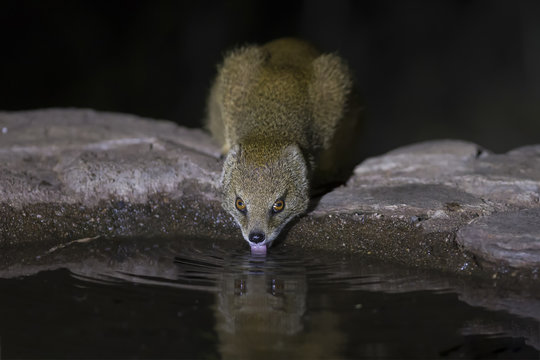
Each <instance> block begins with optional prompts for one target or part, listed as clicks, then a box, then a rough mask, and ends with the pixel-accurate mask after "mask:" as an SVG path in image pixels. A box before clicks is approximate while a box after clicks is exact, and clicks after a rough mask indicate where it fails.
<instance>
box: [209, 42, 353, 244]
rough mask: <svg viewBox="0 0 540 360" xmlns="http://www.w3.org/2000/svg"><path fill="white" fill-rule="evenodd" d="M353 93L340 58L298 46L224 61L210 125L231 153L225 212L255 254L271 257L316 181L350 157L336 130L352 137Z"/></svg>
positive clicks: (251, 49) (272, 47)
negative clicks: (270, 249)
mask: <svg viewBox="0 0 540 360" xmlns="http://www.w3.org/2000/svg"><path fill="white" fill-rule="evenodd" d="M351 90H352V81H351V76H350V73H349V69H348V67H347V65H346V64H345V63H344V61H343V60H342V59H340V58H339V57H338V56H336V55H334V54H323V55H321V54H319V53H318V52H317V50H315V49H314V48H313V47H312V46H311V45H309V44H307V43H305V42H303V41H300V40H295V39H279V40H275V41H272V42H270V43H267V44H266V45H263V46H246V47H242V48H239V49H236V50H234V51H232V52H230V53H229V54H228V55H227V56H225V59H224V61H223V64H221V66H220V67H219V68H218V75H217V78H216V80H215V82H214V84H213V86H212V89H211V91H210V96H209V99H208V109H207V111H208V119H207V127H208V128H209V130H210V132H211V133H212V135H213V136H214V137H215V138H216V139H217V140H218V141H219V142H220V144H221V145H222V146H223V148H222V151H223V153H224V154H226V158H225V163H224V165H223V173H222V180H221V182H222V189H223V208H224V209H225V210H227V211H228V212H229V213H230V214H231V215H232V216H233V217H234V219H235V220H236V222H237V223H238V224H239V225H240V228H241V230H242V234H243V236H244V238H245V239H246V241H248V243H249V244H250V246H251V248H252V250H256V251H263V252H264V251H266V247H267V246H270V245H271V244H272V242H273V241H274V240H275V239H276V237H277V235H278V234H279V233H280V231H281V230H282V229H283V227H284V226H285V225H286V224H287V223H288V222H289V221H290V220H291V219H293V218H294V217H296V216H298V215H300V214H302V213H304V212H305V211H306V209H307V207H308V202H309V198H310V184H311V182H312V181H314V180H315V181H319V182H323V181H324V180H321V179H322V178H325V177H326V178H327V179H329V178H331V176H332V173H333V172H334V170H335V168H336V167H337V165H336V159H338V158H339V157H342V156H343V152H344V150H348V151H349V152H350V150H351V149H350V148H349V149H347V141H346V140H345V139H344V138H340V139H338V141H334V140H335V135H336V132H340V133H342V134H343V136H349V138H351V137H352V136H353V135H352V133H351V129H353V128H354V126H355V124H354V123H355V122H356V119H352V116H348V114H350V113H351V111H349V108H350V106H349V102H350V101H349V100H350V97H351ZM346 115H347V116H346ZM346 119H350V120H347V121H346ZM340 130H341V131H340ZM343 136H342V137H343ZM339 150H341V153H340V151H339ZM338 161H339V159H338Z"/></svg>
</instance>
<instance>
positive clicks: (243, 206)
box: [236, 197, 246, 212]
mask: <svg viewBox="0 0 540 360" xmlns="http://www.w3.org/2000/svg"><path fill="white" fill-rule="evenodd" d="M236 208H237V209H238V211H240V212H246V203H245V202H244V200H242V199H240V198H239V197H237V198H236Z"/></svg>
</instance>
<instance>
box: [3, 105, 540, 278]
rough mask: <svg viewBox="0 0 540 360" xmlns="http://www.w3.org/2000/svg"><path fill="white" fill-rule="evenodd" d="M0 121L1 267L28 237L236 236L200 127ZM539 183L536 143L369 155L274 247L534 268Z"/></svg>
mask: <svg viewBox="0 0 540 360" xmlns="http://www.w3.org/2000/svg"><path fill="white" fill-rule="evenodd" d="M0 129H1V131H0V249H2V251H1V252H0V257H2V259H0V260H2V261H4V264H7V265H5V266H9V264H13V263H15V262H17V261H19V262H20V260H21V257H24V258H27V256H28V254H29V253H30V252H31V251H34V250H35V249H36V247H41V250H40V251H42V250H43V249H49V248H51V247H55V246H62V245H65V244H67V243H70V242H72V241H76V240H78V239H86V238H92V237H95V236H104V237H118V236H129V237H137V236H156V235H158V236H162V235H164V234H169V235H173V234H181V235H185V236H191V237H193V236H196V237H209V238H212V239H220V241H223V242H227V241H229V240H230V241H234V242H235V243H238V244H243V243H242V240H241V235H240V232H239V230H238V229H237V228H236V226H235V225H234V223H233V222H232V219H231V217H230V216H229V215H228V214H226V213H225V212H224V211H223V210H222V209H221V206H220V195H219V177H220V173H221V161H220V160H219V155H220V154H219V149H218V147H217V146H216V145H215V144H213V143H212V141H211V140H210V138H209V136H208V135H207V134H206V133H205V132H203V131H201V130H199V129H186V128H183V127H180V126H177V125H175V124H173V123H170V122H167V121H157V120H147V119H142V118H139V117H136V116H131V115H121V114H111V113H102V112H95V111H92V110H76V109H52V110H38V111H27V112H13V113H7V112H4V113H0ZM539 189H540V145H532V146H527V147H523V148H519V149H515V150H513V151H510V152H508V153H506V154H492V153H491V152H489V151H488V150H485V149H483V148H481V147H480V146H478V145H476V144H473V143H470V142H465V141H457V140H437V141H429V142H424V143H418V144H413V145H410V146H406V147H402V148H399V149H396V150H393V151H391V152H389V153H387V154H384V155H381V156H377V157H373V158H369V159H366V160H365V161H364V162H362V163H361V164H360V165H358V166H357V167H356V169H355V170H354V174H353V175H352V176H351V178H350V179H349V180H348V182H347V183H346V184H345V185H344V186H341V187H338V188H336V189H334V190H333V191H330V192H329V193H327V194H325V195H324V196H322V197H321V198H319V199H314V201H313V204H312V207H311V208H312V210H311V211H310V212H309V213H308V214H307V215H306V216H304V217H302V218H299V219H297V220H296V221H293V222H292V223H291V226H289V227H288V228H287V229H286V231H285V232H284V235H283V237H282V245H281V246H283V245H286V246H295V247H302V248H313V249H322V250H327V251H333V252H345V253H354V254H358V255H361V256H367V257H375V258H379V259H384V260H385V261H392V262H397V263H401V264H405V265H408V266H414V267H424V268H437V269H442V270H450V271H453V272H465V273H470V272H475V271H477V270H478V271H481V270H482V267H486V266H487V267H488V268H489V269H491V267H493V265H495V268H496V269H498V268H500V266H510V267H515V268H519V269H521V270H520V271H525V272H526V271H528V272H529V274H530V275H531V276H536V275H534V274H536V271H537V268H538V265H539V264H538V247H536V246H535V242H536V241H537V237H531V236H532V235H534V234H535V231H536V233H538V227H537V225H536V227H535V224H538V223H540V220H539V219H538V218H539V214H538V208H540V201H539V198H540V190H539ZM518 220H519V222H517V221H518ZM535 220H539V221H536V222H535ZM513 221H516V223H515V224H514V223H513ZM503 224H506V225H503ZM512 224H514V225H512ZM516 224H519V225H516ZM456 234H457V241H456ZM493 234H497V235H500V237H494V235H493ZM503 234H504V235H503ZM526 234H529V235H526ZM505 237H506V238H507V239H508V240H507V241H506V242H504V238H505ZM23 245H24V246H23ZM244 245H245V244H244ZM277 246H279V244H278V245H277ZM32 249H34V250H32ZM35 251H38V250H35ZM246 251H249V249H248V248H247V247H246ZM269 251H271V249H270V250H269ZM483 259H484V260H486V261H485V262H482V260H483ZM486 264H488V265H486ZM489 264H491V265H489ZM489 271H491V270H489Z"/></svg>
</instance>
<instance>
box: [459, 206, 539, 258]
mask: <svg viewBox="0 0 540 360" xmlns="http://www.w3.org/2000/svg"><path fill="white" fill-rule="evenodd" d="M457 241H458V242H459V243H460V244H461V245H462V246H463V247H465V248H466V249H468V250H469V251H472V252H474V253H475V254H477V255H479V256H480V257H481V258H483V259H485V260H488V261H491V262H494V263H497V262H499V261H500V260H501V259H504V261H505V262H506V263H508V264H509V265H510V266H513V267H523V266H536V267H540V208H536V209H528V210H522V211H514V212H505V213H498V214H493V215H492V216H487V217H483V218H480V219H477V221H474V222H472V223H471V224H469V225H466V226H464V227H463V228H461V229H460V230H459V231H458V233H457Z"/></svg>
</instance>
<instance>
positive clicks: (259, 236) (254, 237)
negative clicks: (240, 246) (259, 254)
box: [249, 232, 264, 244]
mask: <svg viewBox="0 0 540 360" xmlns="http://www.w3.org/2000/svg"><path fill="white" fill-rule="evenodd" d="M249 241H251V242H252V243H255V244H259V243H262V242H263V241H264V234H263V233H260V232H252V233H250V234H249Z"/></svg>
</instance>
